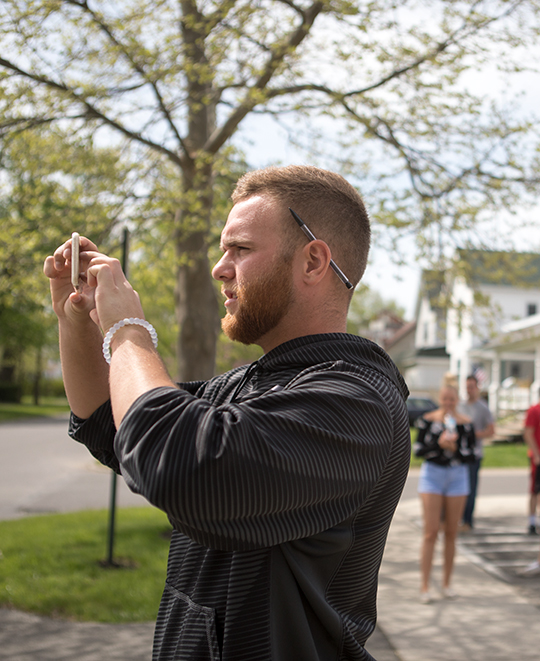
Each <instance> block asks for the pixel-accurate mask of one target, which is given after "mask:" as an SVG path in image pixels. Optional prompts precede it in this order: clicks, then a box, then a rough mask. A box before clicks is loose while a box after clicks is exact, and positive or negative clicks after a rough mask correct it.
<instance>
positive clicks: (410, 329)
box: [384, 321, 416, 349]
mask: <svg viewBox="0 0 540 661" xmlns="http://www.w3.org/2000/svg"><path fill="white" fill-rule="evenodd" d="M415 331H416V321H409V322H408V323H406V324H405V325H404V326H402V327H401V328H400V329H399V330H398V331H396V332H395V333H394V334H393V335H392V337H389V338H388V340H386V342H385V343H384V348H385V349H390V347H392V346H394V344H396V343H397V342H399V340H401V339H402V338H404V337H405V336H406V335H408V334H409V333H414V332H415Z"/></svg>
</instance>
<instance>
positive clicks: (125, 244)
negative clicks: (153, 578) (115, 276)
mask: <svg viewBox="0 0 540 661" xmlns="http://www.w3.org/2000/svg"><path fill="white" fill-rule="evenodd" d="M128 266H129V230H128V228H127V227H124V235H123V240H122V269H123V271H124V274H125V276H126V278H127V277H128ZM117 478H118V475H117V474H116V473H115V472H114V471H111V491H110V498H109V529H108V533H107V560H106V564H107V565H109V566H111V565H114V564H115V563H114V560H113V557H114V532H115V521H116V487H117Z"/></svg>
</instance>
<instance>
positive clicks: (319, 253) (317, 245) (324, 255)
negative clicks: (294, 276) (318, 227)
mask: <svg viewBox="0 0 540 661" xmlns="http://www.w3.org/2000/svg"><path fill="white" fill-rule="evenodd" d="M302 257H303V272H302V276H303V279H304V282H305V283H306V284H307V285H314V284H318V283H319V282H320V281H321V280H322V279H323V278H324V277H325V275H326V273H327V272H328V269H329V268H330V260H331V259H332V253H331V251H330V248H329V247H328V244H326V243H325V242H324V241H321V240H320V239H317V240H316V241H310V242H309V243H308V244H307V245H306V246H305V247H304V249H303V251H302Z"/></svg>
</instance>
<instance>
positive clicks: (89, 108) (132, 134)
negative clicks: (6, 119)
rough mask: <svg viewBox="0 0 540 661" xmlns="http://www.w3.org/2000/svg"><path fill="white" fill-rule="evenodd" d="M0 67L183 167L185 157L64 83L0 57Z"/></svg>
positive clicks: (85, 115) (87, 116)
mask: <svg viewBox="0 0 540 661" xmlns="http://www.w3.org/2000/svg"><path fill="white" fill-rule="evenodd" d="M0 66H3V67H4V68H6V69H8V70H10V71H13V73H15V74H17V75H19V76H22V77H23V78H27V79H29V80H33V81H34V82H36V83H39V84H40V85H43V86H44V87H48V88H50V89H53V90H54V91H55V92H59V93H60V94H62V95H64V96H66V97H69V98H71V100H72V101H74V102H76V103H79V104H81V105H82V106H83V107H84V108H85V113H84V114H83V115H81V117H86V118H91V119H99V120H101V121H102V122H103V124H106V125H107V126H110V127H111V128H113V129H115V130H116V131H118V132H120V133H122V134H123V135H125V136H126V137H128V138H130V139H132V140H136V141H137V142H140V143H141V144H144V145H146V146H147V147H151V148H152V149H154V150H156V151H159V152H161V153H162V154H164V155H165V156H167V158H169V159H170V160H171V161H173V162H174V163H176V164H177V165H179V166H180V167H181V168H183V167H185V165H186V158H187V157H186V156H183V155H179V154H177V153H176V152H174V151H171V150H170V149H167V148H166V147H163V145H160V144H158V143H156V142H153V141H152V140H149V139H148V138H145V137H144V136H143V135H141V134H140V133H138V132H136V131H130V130H129V129H128V128H126V127H125V126H123V124H121V123H120V122H119V121H117V120H115V119H112V118H110V117H107V115H105V114H104V113H102V112H101V111H100V110H98V109H97V108H96V107H95V106H94V105H92V104H91V103H90V101H89V100H88V99H85V98H84V97H83V96H81V95H80V94H77V93H76V92H75V90H73V89H71V88H70V87H68V86H67V85H65V84H64V83H59V82H57V81H55V80H51V79H50V78H47V77H46V76H41V75H39V74H34V73H31V72H29V71H25V70H24V69H21V68H20V67H18V66H17V65H16V64H13V63H12V62H10V61H9V60H6V59H5V58H3V57H0Z"/></svg>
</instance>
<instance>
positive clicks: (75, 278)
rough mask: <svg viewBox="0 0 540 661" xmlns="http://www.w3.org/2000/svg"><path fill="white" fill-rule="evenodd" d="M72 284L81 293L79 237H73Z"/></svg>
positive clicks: (74, 233) (75, 234) (75, 233)
mask: <svg viewBox="0 0 540 661" xmlns="http://www.w3.org/2000/svg"><path fill="white" fill-rule="evenodd" d="M71 284H72V285H73V286H74V287H75V290H76V291H79V235H78V233H77V232H73V234H72V235H71Z"/></svg>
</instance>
